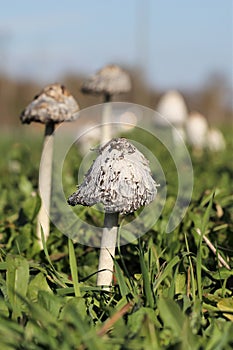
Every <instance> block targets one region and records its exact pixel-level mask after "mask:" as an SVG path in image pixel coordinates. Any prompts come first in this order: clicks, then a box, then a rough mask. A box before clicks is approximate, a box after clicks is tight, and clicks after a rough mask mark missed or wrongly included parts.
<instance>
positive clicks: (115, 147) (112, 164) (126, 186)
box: [68, 138, 157, 214]
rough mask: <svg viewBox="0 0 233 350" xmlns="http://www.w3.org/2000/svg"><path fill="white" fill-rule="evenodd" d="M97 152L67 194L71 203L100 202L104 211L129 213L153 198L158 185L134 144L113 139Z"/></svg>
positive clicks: (88, 204) (89, 203) (121, 139)
mask: <svg viewBox="0 0 233 350" xmlns="http://www.w3.org/2000/svg"><path fill="white" fill-rule="evenodd" d="M99 153H100V154H99V156H98V157H97V158H96V160H95V161H94V162H93V164H92V166H91V168H90V169H89V171H88V172H87V174H86V175H85V177H84V181H83V183H82V184H81V185H80V186H79V187H78V190H77V191H76V192H74V193H73V194H72V195H71V196H70V197H69V199H68V203H69V204H70V205H73V206H74V205H77V204H81V205H85V206H92V205H94V204H97V203H102V204H103V206H104V210H105V212H107V213H121V214H128V213H131V212H133V211H135V210H137V209H139V208H140V207H141V206H144V205H147V204H149V203H150V202H152V201H153V200H154V198H155V196H156V193H157V189H156V186H157V185H156V183H155V181H154V180H153V178H152V176H151V171H150V168H149V162H148V160H147V159H146V158H145V157H144V155H143V154H142V153H141V152H139V151H138V149H137V148H136V147H135V146H133V145H132V144H131V143H129V142H128V141H127V140H126V139H124V138H116V139H112V140H110V141H109V142H108V143H107V144H105V145H104V146H103V147H101V148H100V149H99Z"/></svg>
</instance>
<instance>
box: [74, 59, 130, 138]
mask: <svg viewBox="0 0 233 350" xmlns="http://www.w3.org/2000/svg"><path fill="white" fill-rule="evenodd" d="M130 90H131V80H130V76H129V74H128V73H127V72H126V71H125V70H123V69H122V68H120V67H119V66H117V65H115V64H111V65H107V66H105V67H104V68H102V69H101V70H99V71H98V72H97V73H96V74H95V75H92V76H90V78H88V79H87V80H86V81H84V83H83V85H82V87H81V91H82V92H83V93H86V94H92V95H102V96H103V98H104V103H106V105H105V107H104V111H103V116H102V124H103V133H102V138H101V143H102V144H104V143H106V142H107V141H109V140H110V139H111V137H112V133H111V127H110V125H109V123H110V122H111V105H110V104H108V103H107V102H111V100H112V97H113V96H114V95H118V94H122V93H126V92H129V91H130Z"/></svg>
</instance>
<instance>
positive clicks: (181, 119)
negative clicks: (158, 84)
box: [156, 90, 188, 126]
mask: <svg viewBox="0 0 233 350" xmlns="http://www.w3.org/2000/svg"><path fill="white" fill-rule="evenodd" d="M156 110H157V112H158V113H159V114H161V115H162V116H164V117H165V118H166V119H167V120H168V121H169V122H170V123H171V124H173V125H178V126H179V125H183V124H184V123H185V121H186V119H187V117H188V110H187V106H186V103H185V101H184V98H183V96H182V95H181V94H180V93H179V92H178V91H176V90H170V91H168V92H167V93H165V94H164V95H163V96H162V97H161V99H160V101H159V103H158V105H157V109H156ZM161 124H162V120H161Z"/></svg>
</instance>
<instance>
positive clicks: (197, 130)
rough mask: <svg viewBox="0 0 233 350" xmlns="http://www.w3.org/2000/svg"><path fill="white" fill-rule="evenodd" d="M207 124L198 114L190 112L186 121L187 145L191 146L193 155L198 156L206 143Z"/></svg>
mask: <svg viewBox="0 0 233 350" xmlns="http://www.w3.org/2000/svg"><path fill="white" fill-rule="evenodd" d="M207 135H208V122H207V120H206V118H205V117H204V116H203V115H202V114H201V113H199V112H196V111H194V112H191V113H190V115H189V118H188V119H187V121H186V138H187V143H188V144H189V145H190V146H191V148H192V150H193V153H194V155H196V156H200V155H201V154H202V153H203V150H204V148H205V147H206V143H207Z"/></svg>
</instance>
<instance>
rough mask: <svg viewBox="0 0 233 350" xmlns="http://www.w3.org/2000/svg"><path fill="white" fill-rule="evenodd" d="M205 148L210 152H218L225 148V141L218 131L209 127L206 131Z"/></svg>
mask: <svg viewBox="0 0 233 350" xmlns="http://www.w3.org/2000/svg"><path fill="white" fill-rule="evenodd" d="M207 147H208V149H209V150H210V151H211V152H220V151H223V150H224V149H225V148H226V141H225V139H224V136H223V133H222V132H221V131H220V130H219V129H217V128H213V127H211V128H210V129H209V130H208V133H207Z"/></svg>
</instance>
